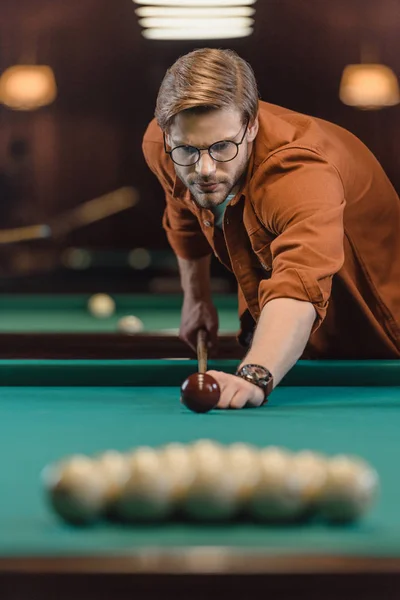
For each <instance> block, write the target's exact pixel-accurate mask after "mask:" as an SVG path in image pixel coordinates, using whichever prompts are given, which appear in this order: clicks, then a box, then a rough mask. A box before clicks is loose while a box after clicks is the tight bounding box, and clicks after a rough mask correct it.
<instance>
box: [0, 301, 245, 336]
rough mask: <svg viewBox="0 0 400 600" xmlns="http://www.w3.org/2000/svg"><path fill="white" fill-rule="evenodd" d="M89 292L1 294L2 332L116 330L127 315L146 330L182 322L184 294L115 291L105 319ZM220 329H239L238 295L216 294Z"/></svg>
mask: <svg viewBox="0 0 400 600" xmlns="http://www.w3.org/2000/svg"><path fill="white" fill-rule="evenodd" d="M89 298H90V295H70V296H69V295H60V296H58V295H57V296H51V295H11V296H3V297H1V298H0V333H9V332H15V333H18V332H27V331H28V332H34V331H36V332H42V333H49V332H68V333H72V332H81V333H83V332H89V333H90V332H92V333H95V332H99V333H107V332H109V333H111V332H116V331H117V324H118V320H119V319H120V318H121V317H124V316H126V315H135V316H137V317H139V319H141V321H142V322H143V325H144V330H145V331H154V332H157V331H158V332H165V333H167V332H169V331H170V330H172V331H174V332H176V330H177V329H178V328H179V324H180V314H181V305H182V296H176V295H164V296H156V295H145V294H141V295H129V294H123V295H118V294H117V295H114V296H113V298H114V300H115V302H116V311H115V313H114V314H113V315H112V316H111V317H109V318H105V319H99V318H96V317H94V316H92V315H91V314H90V312H89V311H88V309H87V302H88V299H89ZM214 301H215V303H216V306H217V307H218V313H219V319H220V331H221V332H233V333H236V332H237V331H238V329H239V320H238V316H237V298H236V296H235V295H231V296H224V295H216V296H215V298H214Z"/></svg>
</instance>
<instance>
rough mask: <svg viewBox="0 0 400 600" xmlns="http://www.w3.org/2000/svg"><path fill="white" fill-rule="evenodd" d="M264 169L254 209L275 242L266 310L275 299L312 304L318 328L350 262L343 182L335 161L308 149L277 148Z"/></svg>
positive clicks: (263, 299) (263, 287)
mask: <svg viewBox="0 0 400 600" xmlns="http://www.w3.org/2000/svg"><path fill="white" fill-rule="evenodd" d="M263 167H264V168H263ZM261 169H262V176H261V177H260V178H258V181H256V183H255V186H256V187H255V190H254V193H253V198H254V199H255V200H254V208H255V211H256V213H257V214H258V215H259V216H260V218H261V220H262V222H263V223H264V226H265V227H266V228H267V229H268V230H269V231H271V232H272V233H273V235H274V240H273V241H272V243H271V248H270V250H271V255H272V274H271V278H270V279H266V280H262V281H261V283H260V286H259V290H258V300H259V306H260V310H261V309H262V308H263V307H264V306H265V304H267V302H269V301H270V300H273V299H275V298H282V297H283V298H294V299H296V300H301V301H305V302H311V303H312V304H313V305H314V308H315V310H316V312H317V319H316V321H315V323H314V327H313V332H314V331H315V330H316V329H318V327H319V326H320V324H321V323H322V321H323V319H324V318H325V315H326V310H327V307H328V303H329V297H330V293H331V286H332V278H333V276H334V274H335V273H337V271H339V269H340V268H341V266H342V265H343V262H344V246H343V237H344V228H343V211H344V206H345V197H344V189H343V185H342V182H341V179H340V176H339V174H338V172H337V171H336V169H335V167H334V166H333V165H331V164H328V162H327V161H326V160H325V159H324V158H323V157H322V156H321V155H319V154H317V153H315V152H313V151H312V150H307V149H302V148H299V149H297V148H296V149H290V150H282V151H279V152H277V153H276V154H275V155H273V156H272V157H271V158H269V159H268V160H267V161H266V164H265V165H263V166H261Z"/></svg>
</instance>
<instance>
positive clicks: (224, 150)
mask: <svg viewBox="0 0 400 600" xmlns="http://www.w3.org/2000/svg"><path fill="white" fill-rule="evenodd" d="M248 125H249V119H247V121H246V126H245V128H244V132H243V135H242V139H241V140H240V142H234V141H233V140H221V141H220V142H214V144H211V146H209V147H208V148H196V147H195V146H186V145H182V146H175V148H172V150H167V144H166V141H165V133H164V150H165V152H166V153H167V154H169V155H170V157H171V160H172V161H173V162H174V163H175V164H176V165H179V166H181V167H191V166H193V165H195V164H196V163H197V162H199V160H200V157H201V152H202V151H204V150H207V152H208V154H209V155H210V156H211V158H212V159H213V160H215V161H217V162H229V161H230V160H233V159H234V158H236V156H237V155H238V153H239V146H240V145H241V144H243V140H244V136H245V135H246V131H247V127H248ZM236 135H239V134H236ZM235 137H236V136H235Z"/></svg>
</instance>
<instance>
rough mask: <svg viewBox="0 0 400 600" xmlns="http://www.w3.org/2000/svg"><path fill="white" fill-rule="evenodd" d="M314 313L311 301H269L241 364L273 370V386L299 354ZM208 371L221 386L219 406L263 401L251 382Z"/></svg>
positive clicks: (242, 404)
mask: <svg viewBox="0 0 400 600" xmlns="http://www.w3.org/2000/svg"><path fill="white" fill-rule="evenodd" d="M316 314H317V313H316V310H315V308H314V306H313V305H312V304H311V303H310V302H302V301H300V300H293V299H292V298H276V299H274V300H271V301H270V302H268V303H267V304H266V305H265V306H264V308H263V309H262V311H261V315H260V318H259V321H258V323H257V327H256V331H255V334H254V338H253V343H252V345H251V348H250V350H249V352H248V353H247V355H246V357H245V358H244V360H243V361H242V363H241V364H242V365H244V364H249V363H253V364H258V365H262V366H264V367H266V368H267V369H268V370H269V371H270V372H271V373H272V375H273V377H274V386H276V385H277V384H278V383H279V382H280V381H281V379H282V378H283V377H284V375H286V373H287V372H288V371H289V370H290V369H291V368H292V367H293V365H294V364H295V363H296V361H297V360H298V359H299V358H300V356H301V355H302V353H303V350H304V348H305V346H306V344H307V342H308V339H309V337H310V333H311V330H312V327H313V324H314V321H315V318H316ZM209 374H210V375H211V376H212V377H214V378H215V379H216V380H217V382H218V384H219V386H220V389H221V397H220V401H219V403H218V408H243V407H244V406H245V405H248V406H260V405H261V404H262V402H263V400H264V394H263V391H262V390H261V389H260V388H259V387H257V386H255V385H253V384H252V383H249V382H248V381H246V380H244V379H242V378H240V377H236V376H235V375H230V374H228V373H222V372H220V371H209Z"/></svg>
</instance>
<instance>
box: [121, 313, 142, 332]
mask: <svg viewBox="0 0 400 600" xmlns="http://www.w3.org/2000/svg"><path fill="white" fill-rule="evenodd" d="M143 329H144V325H143V322H142V321H141V320H140V319H139V318H138V317H135V316H134V315H127V316H126V317H122V318H121V319H120V320H119V321H118V331H121V333H139V332H140V331H143Z"/></svg>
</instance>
